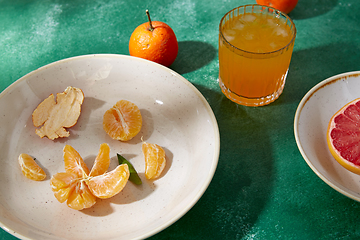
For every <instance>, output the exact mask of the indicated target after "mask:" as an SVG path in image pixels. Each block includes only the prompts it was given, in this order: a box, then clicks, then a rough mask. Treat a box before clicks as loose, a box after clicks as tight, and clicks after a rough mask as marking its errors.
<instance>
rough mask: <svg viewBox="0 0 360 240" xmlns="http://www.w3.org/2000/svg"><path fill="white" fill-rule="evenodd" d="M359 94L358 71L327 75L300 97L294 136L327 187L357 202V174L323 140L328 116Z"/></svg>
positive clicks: (359, 178) (359, 187)
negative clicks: (335, 156) (336, 156)
mask: <svg viewBox="0 0 360 240" xmlns="http://www.w3.org/2000/svg"><path fill="white" fill-rule="evenodd" d="M359 97H360V71H359V72H349V73H344V74H340V75H336V76H333V77H331V78H328V79H326V80H324V81H322V82H320V83H318V84H317V85H316V86H314V87H313V88H312V89H311V90H310V91H309V92H308V93H307V94H306V95H305V96H304V98H303V99H302V100H301V102H300V104H299V106H298V108H297V110H296V114H295V120H294V132H295V139H296V143H297V145H298V148H299V150H300V152H301V155H302V156H303V158H304V159H305V161H306V162H307V164H308V165H309V166H310V168H311V169H312V170H313V171H314V172H315V173H316V175H318V176H319V177H320V178H321V179H322V180H323V181H324V182H326V183H327V184H328V185H329V186H330V187H332V188H334V189H335V190H337V191H338V192H340V193H342V194H344V195H345V196H348V197H349V198H352V199H354V200H356V201H360V176H359V175H356V174H354V173H352V172H350V171H348V170H346V169H345V168H344V167H342V166H341V165H340V164H339V163H338V162H337V161H336V160H335V159H334V158H333V156H332V155H331V153H330V151H329V149H328V145H327V142H326V132H327V128H328V124H329V121H330V118H331V117H332V116H333V115H334V114H335V113H336V112H337V111H338V110H339V109H340V108H341V107H343V106H344V105H345V104H346V103H348V102H350V101H352V100H354V99H356V98H359Z"/></svg>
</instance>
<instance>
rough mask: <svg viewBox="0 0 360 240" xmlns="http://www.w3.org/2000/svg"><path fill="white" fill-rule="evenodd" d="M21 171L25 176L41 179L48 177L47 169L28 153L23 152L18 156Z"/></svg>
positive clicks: (36, 179)
mask: <svg viewBox="0 0 360 240" xmlns="http://www.w3.org/2000/svg"><path fill="white" fill-rule="evenodd" d="M18 161H19V164H20V167H21V171H22V173H23V174H24V176H25V177H27V178H29V179H31V180H35V181H41V180H44V179H45V178H46V173H45V171H44V170H43V169H42V168H41V167H40V166H39V165H38V164H37V163H36V162H35V160H34V159H33V158H32V157H31V156H30V155H28V154H26V153H22V154H20V156H19V158H18Z"/></svg>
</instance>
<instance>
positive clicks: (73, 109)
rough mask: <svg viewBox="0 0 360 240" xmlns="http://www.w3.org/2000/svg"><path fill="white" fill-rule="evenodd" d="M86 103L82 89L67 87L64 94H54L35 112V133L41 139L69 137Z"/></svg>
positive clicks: (33, 118)
mask: <svg viewBox="0 0 360 240" xmlns="http://www.w3.org/2000/svg"><path fill="white" fill-rule="evenodd" d="M83 102H84V93H83V92H82V90H81V89H79V88H75V87H71V86H69V87H67V88H66V89H65V91H64V92H62V93H58V94H56V101H55V97H54V95H53V94H51V95H50V96H49V97H47V98H46V99H45V100H43V101H42V102H41V103H40V104H39V105H38V106H37V107H36V109H35V110H34V112H33V114H32V120H33V124H34V126H35V127H41V128H39V129H36V130H35V132H36V134H37V135H39V136H40V137H41V138H43V137H47V138H49V139H51V140H54V139H56V138H59V137H68V136H70V133H69V132H68V131H67V130H66V128H70V127H72V126H74V125H75V124H76V123H77V120H78V118H79V116H80V113H81V105H82V103H83Z"/></svg>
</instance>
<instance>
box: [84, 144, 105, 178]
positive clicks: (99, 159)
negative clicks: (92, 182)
mask: <svg viewBox="0 0 360 240" xmlns="http://www.w3.org/2000/svg"><path fill="white" fill-rule="evenodd" d="M109 166H110V147H109V145H108V144H106V143H103V144H101V145H100V150H99V153H98V155H97V156H96V158H95V163H94V166H93V167H92V169H91V172H90V174H89V176H90V177H95V176H98V175H101V174H104V173H105V172H106V170H107V169H108V168H109Z"/></svg>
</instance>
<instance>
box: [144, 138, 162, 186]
mask: <svg viewBox="0 0 360 240" xmlns="http://www.w3.org/2000/svg"><path fill="white" fill-rule="evenodd" d="M142 152H143V154H144V157H145V177H146V178H147V179H155V178H158V177H159V176H160V174H161V173H162V171H163V170H164V168H165V165H166V156H165V151H164V149H163V148H162V147H160V146H159V145H157V144H153V143H147V142H143V144H142Z"/></svg>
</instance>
